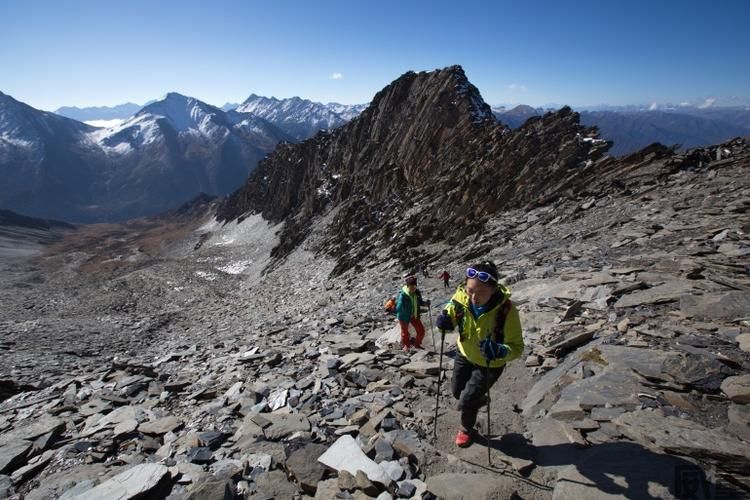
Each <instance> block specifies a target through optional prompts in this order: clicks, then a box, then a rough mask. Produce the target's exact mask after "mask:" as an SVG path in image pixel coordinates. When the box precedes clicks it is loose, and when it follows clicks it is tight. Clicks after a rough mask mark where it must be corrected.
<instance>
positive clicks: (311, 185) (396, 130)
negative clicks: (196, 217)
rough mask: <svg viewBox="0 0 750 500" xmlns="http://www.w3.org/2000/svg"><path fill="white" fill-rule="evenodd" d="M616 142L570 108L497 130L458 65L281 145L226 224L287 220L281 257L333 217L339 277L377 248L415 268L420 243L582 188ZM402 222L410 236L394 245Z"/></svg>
mask: <svg viewBox="0 0 750 500" xmlns="http://www.w3.org/2000/svg"><path fill="white" fill-rule="evenodd" d="M608 146H609V144H608V143H606V142H605V141H602V140H599V139H597V138H596V131H595V130H594V129H588V128H585V127H582V126H581V125H580V124H579V123H578V115H577V114H576V113H573V112H572V111H571V110H570V108H563V109H561V110H559V111H558V112H555V113H551V114H548V115H545V116H544V117H541V118H538V119H535V120H530V121H529V122H527V123H526V125H524V127H523V128H521V129H519V130H516V131H511V130H510V129H508V128H507V127H505V126H503V125H500V124H498V123H497V122H496V121H495V120H494V118H493V115H492V112H491V110H490V108H489V106H487V104H486V103H484V101H483V100H482V98H481V95H480V94H479V91H478V90H477V89H476V87H474V86H473V85H472V84H471V83H470V82H469V81H468V79H467V78H466V75H465V74H464V72H463V69H462V68H461V67H460V66H453V67H450V68H446V69H443V70H436V71H432V72H423V73H414V72H409V73H406V74H404V75H403V76H401V77H400V78H398V79H397V80H395V81H394V82H393V83H392V84H390V85H389V86H387V87H386V88H385V89H383V90H382V91H380V92H379V93H378V94H377V95H376V96H375V97H374V98H373V100H372V103H371V104H370V106H369V107H368V108H367V109H366V110H365V111H363V112H362V114H361V115H360V116H359V117H357V118H356V119H354V120H353V121H351V122H350V123H348V124H347V125H345V126H343V127H341V128H339V129H336V130H334V131H332V132H329V133H320V134H318V135H317V136H316V137H315V138H313V139H310V140H308V141H305V142H303V143H301V144H298V145H291V144H289V145H282V146H281V147H279V148H278V149H277V150H276V151H274V153H273V154H271V155H269V157H267V158H266V159H264V160H263V161H262V162H261V163H260V164H259V166H258V170H257V171H256V172H255V173H254V174H253V175H252V176H251V177H250V178H249V179H248V181H247V183H246V184H245V186H244V187H243V188H242V189H241V190H239V191H238V192H236V193H234V194H233V195H232V196H231V197H229V199H228V201H227V204H226V205H225V207H224V208H223V210H221V211H220V213H219V217H220V218H221V219H223V220H226V221H230V220H235V219H239V218H241V217H243V216H244V215H245V214H247V213H261V214H263V216H264V217H265V218H267V219H268V220H271V221H276V222H279V221H282V220H284V221H285V226H284V229H283V234H282V237H281V239H282V242H283V243H282V245H281V246H280V247H279V248H278V249H277V250H276V252H275V255H277V256H278V257H283V256H284V255H286V254H287V253H288V252H289V251H290V250H291V249H293V248H294V247H295V246H296V245H298V244H299V243H300V242H301V241H302V240H303V239H304V238H305V229H304V228H306V227H307V226H309V224H311V223H312V222H313V221H314V220H315V219H316V218H317V217H320V216H322V215H324V214H327V213H329V212H330V211H332V210H335V211H336V212H337V215H336V217H335V218H334V219H333V223H332V225H331V227H330V232H329V234H330V238H328V239H327V240H326V241H324V242H323V243H322V247H321V250H322V251H324V252H327V253H329V254H330V255H333V256H334V257H335V258H337V260H338V261H339V264H340V265H339V268H338V270H340V269H344V268H346V267H349V266H353V265H357V263H358V262H362V261H363V260H365V258H367V259H368V260H369V261H373V260H377V259H378V258H379V256H378V255H375V254H374V252H373V250H374V249H378V250H382V251H386V250H387V251H388V255H387V256H388V257H390V256H391V255H397V256H398V257H399V258H400V259H401V260H402V261H403V262H404V263H406V264H408V263H409V261H410V260H411V261H412V262H414V261H415V256H410V255H409V252H410V250H409V249H410V247H413V246H414V244H415V243H416V242H421V241H425V240H431V241H439V240H442V239H445V238H448V239H449V240H451V241H458V240H460V239H462V238H463V237H465V236H466V235H468V234H472V233H474V232H476V231H477V230H480V228H481V227H482V226H483V224H484V222H485V219H486V218H487V217H489V216H490V215H492V214H497V213H499V212H500V211H502V210H506V209H509V208H514V207H519V206H533V205H534V204H535V203H546V202H547V201H548V200H549V199H550V198H554V197H557V196H561V195H564V194H565V193H566V190H568V189H572V190H578V189H581V186H585V185H586V184H587V183H588V182H589V181H590V179H591V178H595V177H596V176H597V174H598V173H599V172H600V171H601V170H602V169H603V168H604V167H605V165H606V167H607V168H614V167H617V166H619V164H612V163H606V164H605V163H603V161H599V160H602V158H603V155H604V153H605V152H606V150H607V148H608ZM417 209H419V210H417ZM400 221H406V222H407V227H408V230H406V232H405V233H399V234H401V235H402V236H403V237H400V238H393V235H394V234H396V232H395V231H394V229H395V226H396V225H398V224H399V222H400ZM448 228H451V229H450V230H449V229H448ZM384 242H385V243H384Z"/></svg>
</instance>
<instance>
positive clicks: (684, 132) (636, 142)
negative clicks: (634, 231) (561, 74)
mask: <svg viewBox="0 0 750 500" xmlns="http://www.w3.org/2000/svg"><path fill="white" fill-rule="evenodd" d="M545 111H548V110H545V109H542V108H533V107H531V106H526V105H520V106H516V107H514V108H511V109H507V108H504V107H499V106H496V107H493V114H494V115H495V117H496V118H497V119H498V120H499V121H500V122H502V123H504V124H506V125H508V126H509V127H511V128H518V127H520V126H521V125H523V124H524V123H525V122H526V120H528V119H529V118H531V117H533V116H541V115H542V114H544V113H545ZM579 113H580V115H581V123H582V124H583V125H586V126H596V127H597V128H598V129H599V131H600V133H601V137H602V138H603V139H606V140H609V141H613V142H614V144H613V146H612V148H611V149H610V151H609V153H610V154H611V155H615V156H621V155H625V154H628V153H632V152H634V151H638V150H640V149H642V148H644V147H646V146H648V145H649V144H652V143H654V142H660V143H662V144H664V145H667V146H673V145H680V146H681V147H682V148H683V149H686V148H693V147H699V146H707V145H710V144H717V143H720V142H724V141H727V140H729V139H732V138H734V137H747V136H750V108H748V107H745V106H739V107H708V108H701V107H696V106H679V107H665V109H650V108H646V107H641V108H637V107H628V108H626V109H621V110H618V111H613V110H601V111H585V110H580V111H579Z"/></svg>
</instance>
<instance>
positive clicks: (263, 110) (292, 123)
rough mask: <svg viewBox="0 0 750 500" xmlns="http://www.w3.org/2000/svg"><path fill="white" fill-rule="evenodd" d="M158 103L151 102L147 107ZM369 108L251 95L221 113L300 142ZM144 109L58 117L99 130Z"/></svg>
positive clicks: (66, 112)
mask: <svg viewBox="0 0 750 500" xmlns="http://www.w3.org/2000/svg"><path fill="white" fill-rule="evenodd" d="M153 102H156V101H149V102H148V103H146V106H148V105H149V104H151V103H153ZM366 107H367V104H353V105H349V104H339V103H336V102H331V103H328V104H322V103H319V102H313V101H310V100H308V99H302V98H300V97H291V98H288V99H277V98H275V97H263V96H259V95H255V94H251V95H250V97H248V98H247V99H246V100H245V101H244V102H242V103H229V102H228V103H226V104H224V105H223V106H222V107H221V108H219V109H221V111H224V112H228V111H238V112H242V113H253V114H255V115H256V116H259V117H261V118H263V119H265V120H267V121H269V122H270V123H272V124H274V125H276V126H277V127H279V128H280V129H281V130H283V131H284V132H285V133H286V134H288V135H290V136H291V137H292V138H294V139H295V140H297V141H302V140H305V139H308V138H310V137H312V136H314V135H315V134H316V133H317V132H318V131H320V130H324V129H333V128H336V127H340V126H341V125H343V124H344V123H346V122H348V121H349V120H351V119H352V118H354V117H356V116H357V115H359V114H360V113H361V112H362V111H363V110H364V109H365V108H366ZM141 108H142V106H139V105H138V104H133V103H126V104H121V105H119V106H113V107H107V106H98V107H89V108H77V107H62V108H59V109H58V110H56V111H55V113H56V114H58V115H62V116H65V117H67V118H72V119H74V120H78V121H82V122H86V123H88V124H90V125H94V126H98V127H109V126H114V125H119V122H118V120H119V121H124V120H127V119H129V118H130V117H131V116H133V115H135V114H136V113H137V112H138V111H140V110H141Z"/></svg>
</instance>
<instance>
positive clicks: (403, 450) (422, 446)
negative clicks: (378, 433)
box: [383, 429, 435, 464]
mask: <svg viewBox="0 0 750 500" xmlns="http://www.w3.org/2000/svg"><path fill="white" fill-rule="evenodd" d="M383 437H384V438H385V439H386V440H387V441H388V442H389V443H391V446H393V449H394V451H395V452H396V453H397V454H398V455H399V456H400V457H402V458H410V459H413V460H416V462H417V463H419V464H423V463H425V458H426V456H427V455H428V454H432V453H434V452H435V449H434V448H433V447H432V446H431V445H430V444H429V443H427V442H425V441H423V440H421V439H419V435H418V434H417V433H416V432H414V431H411V430H406V429H398V430H395V431H389V432H386V433H384V434H383Z"/></svg>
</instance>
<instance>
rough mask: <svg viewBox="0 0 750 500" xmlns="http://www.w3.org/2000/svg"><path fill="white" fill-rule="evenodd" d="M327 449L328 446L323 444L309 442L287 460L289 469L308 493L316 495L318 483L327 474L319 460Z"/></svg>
mask: <svg viewBox="0 0 750 500" xmlns="http://www.w3.org/2000/svg"><path fill="white" fill-rule="evenodd" d="M325 451H326V447H325V446H324V445H322V444H308V445H307V446H305V447H304V448H300V449H298V450H296V451H295V452H294V453H292V454H291V455H290V456H289V458H287V460H286V468H287V470H288V471H289V472H291V474H292V476H293V477H294V478H295V479H296V480H297V483H299V485H300V487H301V488H302V491H304V492H305V493H307V494H308V495H315V492H316V490H317V487H318V483H319V482H320V481H321V480H322V479H323V476H324V475H325V468H324V467H323V466H322V465H321V464H320V462H318V458H320V456H321V455H322V454H323V453H325Z"/></svg>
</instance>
